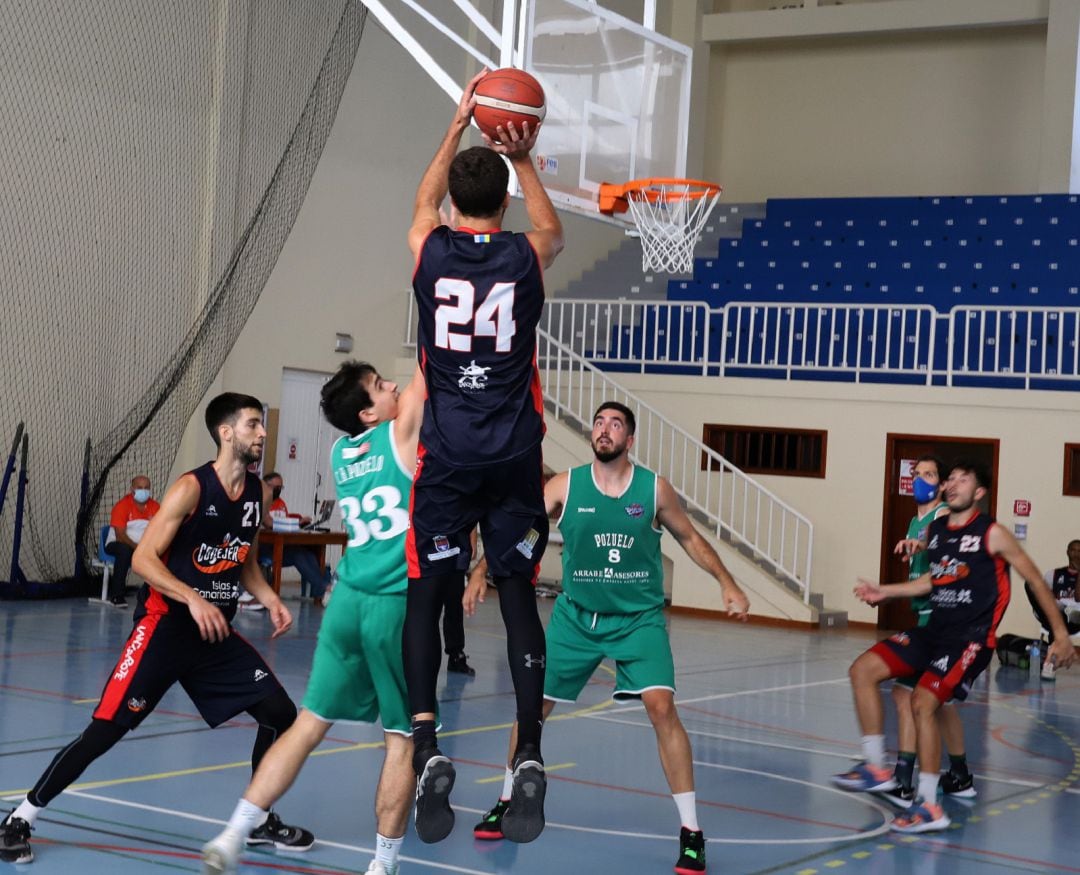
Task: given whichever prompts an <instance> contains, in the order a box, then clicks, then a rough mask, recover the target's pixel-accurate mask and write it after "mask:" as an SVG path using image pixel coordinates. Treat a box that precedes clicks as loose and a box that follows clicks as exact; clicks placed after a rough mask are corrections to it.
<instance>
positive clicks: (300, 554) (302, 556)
mask: <svg viewBox="0 0 1080 875" xmlns="http://www.w3.org/2000/svg"><path fill="white" fill-rule="evenodd" d="M263 482H264V483H265V484H266V485H267V486H269V487H270V495H271V497H272V499H273V500H272V501H271V502H270V508H269V510H268V511H267V513H266V516H265V517H264V518H263V525H264V526H265V527H266V528H268V529H270V528H273V523H274V518H275V517H281V516H287V517H296V518H297V519H299V520H300V525H302V526H306V525H309V524H310V523H311V517H307V516H302V515H301V514H298V513H289V508H288V506H287V505H286V504H285V499H284V498H282V497H281V490H282V489H283V488H284V487H285V481H284V480H283V479H282V477H281V475H280V474H279V473H278V472H277V471H271V472H270V473H269V474H265V475H263ZM281 564H282V565H283V566H285V567H288V566H290V565H291V566H292V567H293V568H295V569H296V570H297V571H298V572H299V574H300V580H301V586H300V592H301V594H303V592H304V589H305V588H306V589H307V590H308V593H309V594H310V595H311V597H312V598H313V599H315V601H317V602H318V601H321V600H322V597H323V595H324V594H325V593H326V589H327V587H328V586H329V585H330V568H329V567H327V568H326V569H325V570H323V569H322V568H320V567H319V557H318V554H316V552H315V551H314V550H313V549H312V548H310V547H292V546H286V547H285V550H284V552H283V553H282V557H281Z"/></svg>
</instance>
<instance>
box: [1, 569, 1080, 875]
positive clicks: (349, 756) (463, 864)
mask: <svg viewBox="0 0 1080 875" xmlns="http://www.w3.org/2000/svg"><path fill="white" fill-rule="evenodd" d="M286 593H287V594H288V585H286ZM292 595H293V597H292V599H291V600H290V601H288V604H289V606H290V608H291V609H292V610H293V612H294V614H295V615H296V618H297V622H296V626H295V629H294V630H293V632H291V633H290V634H289V635H288V636H287V637H285V638H283V639H281V640H279V641H271V640H270V639H269V624H268V622H267V621H266V618H265V614H263V613H262V612H254V611H249V612H241V613H240V614H239V615H238V617H237V620H236V624H235V625H236V628H237V629H238V630H239V631H240V632H241V633H243V634H244V635H245V636H247V637H248V638H249V639H250V640H251V641H252V642H253V643H254V644H255V645H256V647H258V648H259V649H260V650H261V651H262V652H263V653H264V655H265V656H266V657H267V659H268V661H269V662H270V664H271V665H272V666H273V667H274V670H275V671H276V672H277V674H278V676H279V677H280V678H281V680H282V682H283V683H284V684H285V686H286V687H287V688H288V690H289V692H290V693H291V694H292V695H293V698H294V699H296V700H297V701H299V700H300V699H301V697H302V695H303V690H304V684H305V681H306V677H307V670H308V666H309V664H310V659H311V653H312V649H313V646H314V642H315V635H316V632H317V629H318V623H319V618H320V615H321V609H319V608H317V607H315V606H313V605H312V604H311V603H310V602H304V603H301V602H300V601H299V600H298V598H296V594H295V591H294V592H293V594H292ZM550 607H551V602H550V601H547V600H543V601H541V609H542V611H543V612H544V614H545V616H546V614H547V613H548V612H549V611H550ZM3 613H4V618H3V620H2V630H3V634H2V636H0V640H2V645H0V672H2V676H0V796H3V797H4V798H5V799H8V800H17V799H19V798H21V796H22V794H23V793H25V792H26V789H27V788H29V787H30V786H31V785H32V784H33V782H34V781H35V780H36V779H37V777H38V776H39V774H40V773H41V772H42V770H43V769H44V768H45V767H46V766H47V765H48V763H49V761H50V760H51V759H52V757H53V756H54V754H55V753H56V751H57V750H59V749H60V748H61V747H63V746H64V745H65V744H67V743H68V742H69V741H70V740H71V739H72V738H73V737H74V736H75V735H77V734H78V733H79V732H80V731H81V730H82V728H83V727H84V726H85V724H86V722H87V721H88V719H89V717H90V714H91V712H92V710H93V707H94V704H95V703H96V701H97V696H98V695H99V693H100V691H101V688H102V686H103V684H104V682H105V678H106V675H107V673H108V671H109V670H110V669H111V667H112V666H113V664H114V662H115V660H116V659H117V657H118V654H119V651H120V646H121V644H122V643H123V640H124V638H125V637H126V635H127V633H128V631H129V630H130V626H131V610H130V609H128V610H127V611H119V610H116V609H114V608H110V607H103V606H100V605H95V604H87V603H85V602H83V601H75V600H67V601H57V602H7V603H5V604H4V605H3ZM466 636H467V640H468V647H467V649H468V652H469V654H470V662H471V663H472V665H473V666H474V667H475V668H476V670H477V676H476V677H475V678H473V679H469V678H464V677H461V676H457V675H451V676H450V677H449V678H445V677H443V678H441V679H440V683H441V685H440V693H441V703H442V704H441V708H442V719H443V724H444V728H445V730H446V731H445V732H444V733H443V734H442V736H441V737H442V739H443V741H442V747H443V750H444V751H445V752H446V753H447V754H448V755H449V756H451V757H453V758H454V760H455V762H456V765H457V770H458V777H457V784H456V787H455V790H454V794H453V802H454V806H455V808H456V809H457V816H458V821H457V826H456V828H455V830H454V832H453V834H452V835H451V836H450V838H448V839H447V840H446V841H444V842H442V843H441V844H438V845H424V844H422V843H421V842H420V841H419V840H418V839H417V838H416V836H415V833H413V831H412V827H411V824H410V827H409V832H408V834H407V837H406V842H405V846H404V850H403V861H402V873H403V875H404V873H422V872H428V873H437V872H459V873H488V872H514V873H521V875H533V873H536V875H538V873H548V872H550V871H551V870H552V868H554V867H559V866H567V867H572V871H586V870H589V871H598V870H599V871H607V872H624V873H634V875H637V873H666V872H670V871H671V867H672V865H673V863H674V861H675V858H676V856H677V853H678V849H677V840H676V836H677V834H678V828H679V823H678V818H677V815H676V812H675V806H674V804H673V803H672V801H671V798H670V796H669V795H668V792H667V787H666V785H665V783H664V777H663V773H662V772H661V769H660V764H659V761H658V758H657V754H656V744H655V739H654V735H653V732H652V728H651V726H650V725H649V721H648V718H647V717H646V716H645V713H644V711H643V710H642V709H641V708H640V707H637V706H631V707H626V706H620V705H614V704H612V703H611V701H610V699H609V695H610V690H611V686H612V680H613V672H612V670H611V669H610V668H609V667H608V666H606V665H605V666H602V667H601V669H600V670H599V671H598V672H597V674H596V676H595V677H594V679H593V682H592V683H591V684H590V685H589V686H588V687H586V689H585V691H584V693H583V694H582V697H581V699H580V700H579V702H578V703H577V705H576V706H574V707H569V706H560V708H558V709H556V711H555V715H554V718H558V719H554V718H553V719H552V720H551V721H550V722H549V724H548V726H547V729H546V731H545V735H544V756H545V759H546V761H547V764H548V769H549V785H548V797H547V817H548V825H547V829H546V831H545V832H544V834H543V835H542V836H541V837H540V838H539V839H538V840H537V841H536V842H534V843H532V844H530V845H513V844H511V843H509V842H499V843H481V842H476V841H474V840H473V838H472V826H473V824H474V823H475V822H476V821H477V819H478V816H479V815H480V813H481V812H483V811H485V810H486V809H487V808H489V807H490V806H491V805H492V804H493V803H494V802H495V800H496V798H497V797H498V793H499V790H500V787H501V782H502V774H503V760H504V757H505V754H506V728H507V721H508V719H510V717H511V716H512V713H513V690H512V686H511V683H510V676H509V672H508V670H507V668H506V663H505V660H506V657H505V638H504V634H503V630H502V624H501V621H500V618H499V612H498V606H497V604H495V603H494V599H489V601H488V602H487V604H486V605H483V606H482V607H481V610H480V612H479V613H478V614H477V616H476V617H474V618H473V619H471V620H469V621H467V623H466ZM671 637H672V646H673V650H674V652H675V663H676V668H677V672H678V683H679V690H678V694H677V701H678V703H679V712H680V714H681V716H682V719H683V722H684V724H685V725H686V728H687V730H688V731H689V733H690V737H691V740H692V742H693V745H694V760H695V764H696V766H695V771H696V779H697V793H698V800H699V813H700V819H701V825H702V828H703V829H704V830H705V835H706V836H707V838H708V840H709V845H708V861H709V871H711V872H713V873H719V872H724V873H747V875H749V873H754V875H765V873H786V875H815V873H827V872H833V871H836V870H838V869H842V870H843V871H844V872H847V873H874V875H888V873H912V872H915V873H920V875H935V873H940V875H946V873H948V875H965V873H987V872H993V873H1005V872H1080V841H1078V840H1077V838H1076V833H1075V832H1073V830H1074V829H1075V828H1076V824H1077V823H1078V822H1080V783H1078V782H1080V745H1078V744H1077V743H1075V742H1074V741H1073V739H1077V738H1080V695H1078V692H1080V671H1072V672H1062V673H1061V676H1060V677H1059V679H1058V681H1057V682H1056V683H1054V684H1045V683H1044V684H1040V682H1039V679H1038V678H1037V677H1036V678H1029V677H1028V676H1027V674H1026V673H1025V672H1021V671H1020V670H1019V669H1016V668H1002V667H1000V666H999V664H998V662H997V660H995V661H994V662H993V664H992V665H991V668H990V669H989V670H988V671H987V673H986V674H984V675H983V677H982V678H980V679H979V681H978V683H977V685H976V688H975V690H974V691H973V694H972V697H971V700H970V701H969V703H967V704H966V705H964V706H963V711H962V713H963V718H964V723H965V727H966V730H967V739H968V758H969V760H970V762H971V764H972V767H973V771H974V773H975V775H976V787H977V788H978V791H979V795H978V798H977V799H975V800H972V801H971V802H966V803H965V802H960V801H956V800H951V799H950V800H947V801H946V803H945V806H946V810H947V811H948V813H949V815H950V816H951V817H952V819H953V825H952V827H951V828H950V829H949V830H947V831H945V832H941V833H935V834H930V835H925V836H920V837H901V836H897V835H895V834H893V835H890V833H889V831H888V821H889V819H890V816H891V814H892V809H891V808H890V806H889V805H887V804H886V803H884V802H882V801H879V800H878V799H877V798H875V797H872V796H868V795H861V794H849V793H844V792H841V791H838V790H836V789H834V788H833V787H832V786H831V785H830V782H829V776H830V775H831V774H833V773H835V772H838V771H841V770H843V769H844V768H845V767H846V766H847V765H848V763H849V762H851V761H852V760H854V759H857V758H858V754H859V745H858V730H857V727H856V724H855V717H854V713H853V710H852V705H851V697H850V691H849V688H848V682H847V676H846V672H847V667H848V665H849V663H850V662H851V660H852V659H853V658H854V657H855V656H856V655H858V653H860V652H861V651H862V650H864V649H865V648H866V647H867V646H869V644H870V643H872V641H873V640H875V639H874V636H872V635H869V634H867V633H865V632H845V631H842V632H832V633H804V632H792V631H788V630H777V629H770V628H762V627H755V626H750V625H747V626H741V625H737V624H733V623H721V622H711V621H707V620H701V619H692V618H687V617H683V616H673V617H672V618H671ZM888 710H890V711H891V706H890V708H889V709H888ZM888 731H889V733H890V734H889V738H890V739H895V733H894V732H893V726H892V722H891V715H890V725H889V730H888ZM253 735H254V729H253V725H252V723H251V721H250V720H248V719H247V718H246V715H242V717H241V718H239V719H237V720H235V721H233V722H231V723H229V724H227V725H226V726H223V727H219V728H218V729H217V730H214V731H211V730H209V729H208V727H207V726H206V725H205V724H204V723H203V722H202V721H201V720H200V719H199V717H198V715H197V714H196V713H195V711H194V708H193V706H192V704H191V702H190V701H189V700H188V699H187V698H186V697H185V695H184V693H183V692H182V691H181V690H180V689H179V688H177V689H174V690H173V691H171V692H170V693H169V694H168V695H167V696H166V698H165V699H164V701H163V702H162V703H161V705H160V707H159V708H158V709H157V711H156V712H155V713H154V714H152V715H151V716H150V717H149V718H148V719H147V720H146V722H145V723H144V724H143V725H142V727H141V728H140V729H139V730H138V731H136V732H135V733H132V734H129V735H128V736H126V737H125V739H124V740H123V741H121V743H120V744H119V745H118V746H117V748H116V749H114V750H112V751H110V752H109V753H108V754H106V755H105V756H104V757H102V758H101V759H100V760H99V761H98V762H96V763H94V764H93V765H92V766H91V767H90V768H89V769H88V770H87V772H86V774H84V775H83V777H82V779H81V780H80V781H79V782H78V783H77V784H76V785H75V786H73V787H72V788H71V789H70V790H69V791H68V792H66V793H65V794H63V795H61V796H60V797H59V798H57V799H56V800H54V801H53V803H52V805H50V806H49V808H48V809H46V810H45V811H44V812H43V813H42V816H41V817H40V819H39V820H38V823H37V826H36V829H35V832H34V835H33V844H34V850H35V856H36V860H35V862H34V863H32V864H30V865H32V866H33V871H34V872H35V873H36V875H48V873H65V875H70V873H73V872H78V873H81V875H93V873H105V872H108V873H135V872H138V873H147V872H153V871H168V870H172V871H181V872H198V871H199V868H200V864H199V848H200V847H201V845H202V843H203V842H204V841H206V840H207V839H208V838H210V837H211V836H212V835H214V834H215V833H216V832H217V831H218V829H219V827H220V826H221V825H222V824H223V823H224V821H225V820H226V819H227V818H228V816H229V814H230V813H231V811H232V809H233V806H234V804H235V802H236V799H237V797H238V796H239V795H240V793H241V792H242V791H243V789H244V786H245V784H246V782H247V779H248V777H249V773H250V766H249V763H248V759H249V757H250V752H251V743H252V740H253ZM381 738H382V733H381V731H380V730H379V729H378V728H376V727H365V726H345V725H338V726H335V727H334V728H333V729H332V730H331V732H330V736H329V737H328V738H327V740H326V741H325V742H324V744H323V745H322V746H321V747H320V748H319V749H318V750H317V751H316V752H315V754H314V756H313V757H312V758H311V760H310V761H309V762H308V764H307V766H306V767H305V769H304V771H303V772H302V773H301V775H300V777H299V778H298V779H297V782H296V785H295V786H294V787H293V789H292V790H291V791H290V792H289V794H288V795H287V796H286V797H285V798H284V799H283V800H282V801H281V803H280V805H279V806H278V811H279V813H280V814H281V815H282V817H283V819H284V820H285V821H286V822H288V823H298V824H302V825H304V826H306V827H308V828H310V829H312V830H313V831H314V832H315V834H316V836H317V837H318V841H317V843H316V845H315V847H314V848H313V849H312V850H311V851H309V852H308V853H306V854H293V855H289V854H283V853H279V852H273V851H253V852H250V853H248V854H247V855H246V857H245V862H244V865H243V866H242V867H241V871H242V872H252V873H254V872H263V873H266V872H274V871H280V872H304V873H341V872H363V871H364V870H365V869H366V867H367V863H368V861H369V860H370V859H371V856H372V844H373V839H374V815H373V812H372V803H373V800H372V794H373V790H374V786H375V782H376V780H377V776H378V772H379V766H380V763H381V758H382V751H381V748H380V741H381ZM7 807H10V806H7Z"/></svg>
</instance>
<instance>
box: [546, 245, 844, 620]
mask: <svg viewBox="0 0 1080 875" xmlns="http://www.w3.org/2000/svg"><path fill="white" fill-rule="evenodd" d="M639 267H640V265H639ZM537 341H538V343H537V362H538V365H539V369H540V378H541V383H542V387H543V393H544V403H545V406H546V407H547V411H548V414H549V416H548V434H547V437H546V439H545V444H544V455H545V461H546V462H547V463H548V464H550V465H551V466H552V467H555V468H557V469H565V468H568V467H571V466H573V465H580V464H581V463H582V462H583V461H584V460H585V459H588V458H589V448H588V440H587V435H588V433H589V431H590V430H591V426H592V415H593V412H594V411H595V409H596V408H597V406H599V404H600V403H601V402H602V401H619V402H621V403H623V404H625V405H626V406H628V407H629V408H630V409H631V410H633V411H634V413H635V416H636V417H637V423H638V425H637V442H636V443H635V446H634V449H633V451H632V453H631V458H632V459H633V461H634V462H636V463H638V464H641V465H645V466H646V467H648V468H651V469H652V470H654V471H656V472H657V473H658V474H660V475H661V476H663V477H665V478H666V479H667V480H668V481H669V482H670V483H671V485H672V486H673V487H674V489H675V491H676V492H677V493H678V494H679V496H680V497H681V498H682V499H683V501H684V502H685V503H686V507H687V511H688V513H689V514H690V515H691V516H692V517H693V518H694V519H695V522H696V523H697V524H698V528H699V530H701V531H702V532H703V534H705V535H706V537H707V538H708V539H709V540H710V541H711V542H713V546H714V547H716V548H717V549H718V552H720V553H721V555H722V556H723V558H724V560H725V564H727V565H728V566H729V569H730V570H731V572H732V574H733V575H734V576H735V577H736V579H737V580H739V582H740V584H742V585H743V586H744V587H745V588H748V589H749V590H750V592H751V594H750V598H751V603H752V605H754V606H761V605H762V604H763V603H764V604H765V605H767V606H768V610H766V611H765V613H768V614H769V615H771V616H775V617H779V618H782V619H790V620H795V621H798V622H807V623H810V624H812V625H818V626H823V627H840V626H845V625H847V614H846V613H845V612H843V611H834V610H829V609H826V608H825V606H824V602H823V597H822V596H821V594H820V593H814V592H812V591H811V588H810V579H811V568H812V561H813V525H812V524H811V523H810V521H809V520H808V519H807V518H806V517H805V516H803V515H802V514H800V513H799V512H798V511H796V510H795V509H794V508H792V507H790V506H789V505H788V504H786V503H785V502H783V501H782V500H781V499H780V498H778V497H777V496H776V495H774V494H773V493H771V492H770V491H769V490H767V489H766V488H765V487H764V486H762V485H761V484H760V483H758V482H757V481H755V480H753V479H752V478H750V477H748V476H747V475H746V474H744V473H743V472H742V471H740V470H739V469H737V468H736V467H735V466H733V465H732V464H731V463H730V462H728V461H727V459H725V458H723V457H722V456H720V455H719V454H718V453H716V452H715V451H713V450H712V449H710V448H709V447H707V446H705V445H704V444H703V443H702V442H701V441H699V440H697V439H696V438H694V437H693V436H691V435H690V434H689V433H687V432H686V431H684V430H683V429H681V428H679V427H678V426H677V425H675V424H674V423H672V422H670V421H668V420H667V419H665V418H664V417H663V416H662V415H661V414H660V413H659V412H658V411H656V410H654V409H653V408H652V407H650V406H649V405H647V404H646V403H645V402H643V401H642V400H641V399H640V398H637V397H636V396H634V395H633V394H631V393H630V392H628V391H626V390H625V389H624V388H622V386H620V385H619V384H618V383H616V382H615V381H614V380H612V379H611V378H610V377H608V376H607V375H606V374H605V373H604V372H603V371H601V370H599V369H598V368H596V367H594V366H593V365H592V364H591V363H590V362H588V361H587V360H586V359H585V358H584V357H582V356H580V355H577V354H576V353H574V352H573V351H572V350H571V349H570V348H568V347H567V346H565V345H563V344H562V343H559V342H558V341H557V340H556V339H555V338H554V337H553V336H552V335H551V334H548V333H547V332H545V331H542V330H541V331H538V332H537ZM553 420H554V421H553ZM556 423H558V425H556ZM705 460H707V461H708V468H709V470H708V471H705V470H702V469H703V467H705V465H704V461H705ZM721 545H723V546H721ZM681 554H682V551H681V549H679V548H678V547H677V546H675V548H674V549H673V550H672V552H671V553H670V558H671V559H672V560H673V561H674V562H675V563H676V570H677V574H678V575H683V574H687V573H694V571H697V573H698V574H699V575H704V572H701V571H699V570H697V566H694V565H693V564H692V563H689V562H687V561H685V557H684V556H681ZM733 560H734V561H733ZM704 576H705V577H708V576H707V575H704ZM708 580H709V582H711V578H709V579H708ZM678 585H679V586H680V588H681V587H682V580H681V577H680V581H679V583H678ZM708 585H709V584H708V582H706V583H705V584H704V587H705V589H703V592H704V593H705V595H704V596H703V598H697V599H694V598H691V599H689V601H691V602H693V601H696V602H698V604H697V605H696V606H700V607H706V606H708V607H711V608H712V609H713V610H719V609H721V607H722V606H721V604H720V600H719V598H718V597H717V595H716V593H715V592H714V591H713V592H712V597H711V599H710V598H709V596H708V594H707V593H708V592H710V590H709V589H708V588H707V587H708ZM712 587H713V588H715V584H712ZM675 601H676V602H677V603H679V604H686V602H687V600H685V599H682V598H678V597H677V598H676V599H675ZM690 606H695V605H690Z"/></svg>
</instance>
